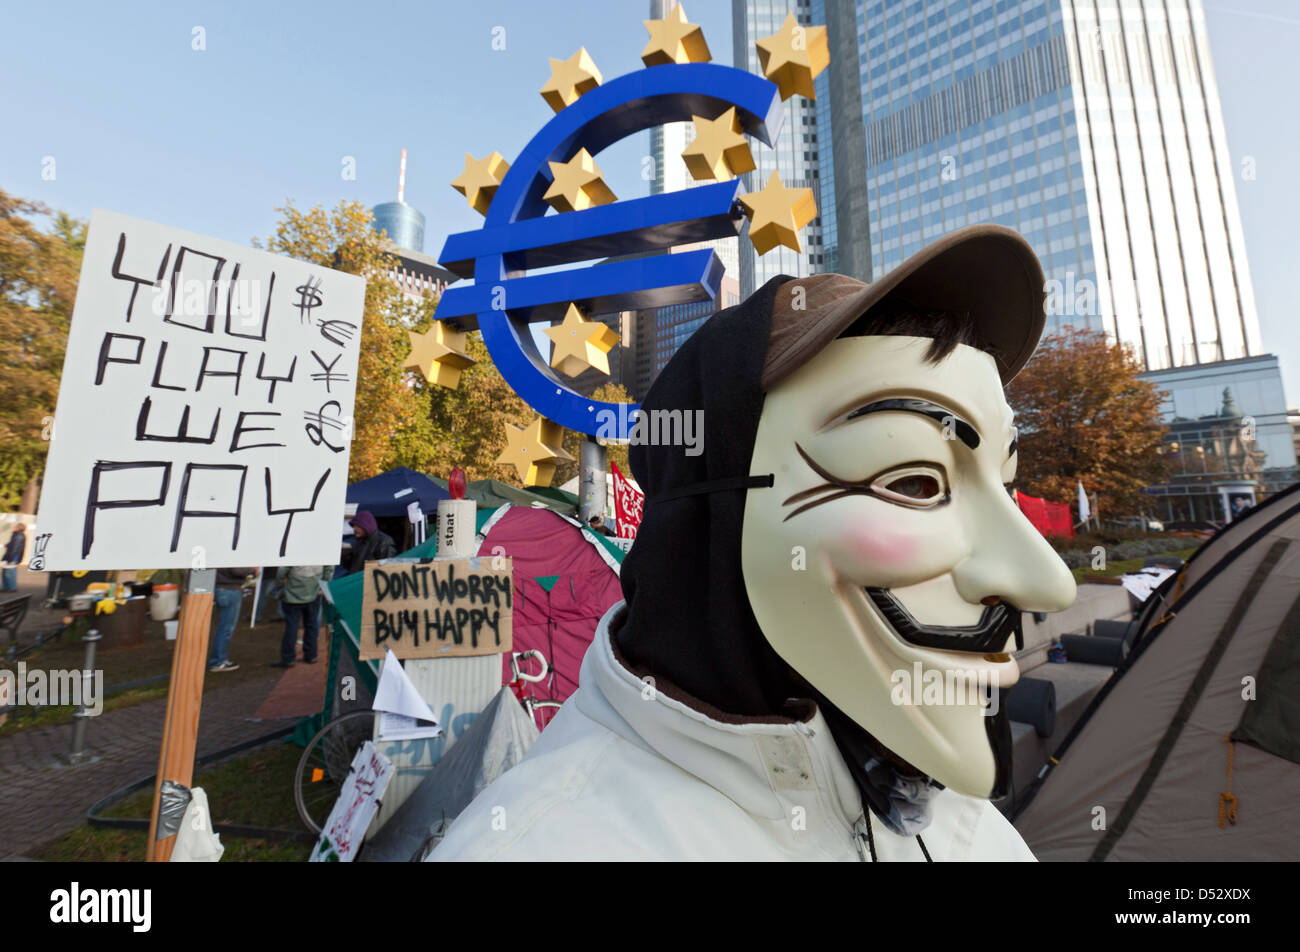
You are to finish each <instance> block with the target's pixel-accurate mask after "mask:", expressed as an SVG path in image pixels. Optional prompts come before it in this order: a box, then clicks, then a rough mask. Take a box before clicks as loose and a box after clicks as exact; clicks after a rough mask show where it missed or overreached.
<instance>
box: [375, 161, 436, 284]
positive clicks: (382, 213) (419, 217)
mask: <svg viewBox="0 0 1300 952" xmlns="http://www.w3.org/2000/svg"><path fill="white" fill-rule="evenodd" d="M371 215H372V216H373V219H374V220H373V221H372V222H371V227H373V228H374V229H375V231H379V232H384V233H385V234H387V235H388V238H389V240H390V241H392V243H393V244H394V245H395V246H396V248H395V249H394V253H395V254H396V255H397V259H398V267H397V270H396V272H395V273H394V274H393V278H394V280H396V281H397V283H398V285H399V286H400V287H401V289H402V293H404V294H407V295H410V296H411V297H415V298H419V297H422V296H423V295H424V294H426V293H428V294H433V295H438V294H441V293H442V290H443V288H445V287H446V286H447V285H449V284H451V283H452V282H453V281H455V280H456V276H455V275H454V274H452V273H451V272H450V271H448V270H447V269H446V268H443V267H441V266H439V264H438V261H437V259H436V258H432V257H430V256H429V255H426V254H425V253H424V214H423V213H422V212H421V211H419V210H418V209H416V208H413V207H412V206H410V205H408V204H406V150H405V149H403V150H402V161H401V165H400V166H399V168H398V172H397V201H395V202H384V203H382V204H379V205H376V206H375V207H374V208H373V209H371Z"/></svg>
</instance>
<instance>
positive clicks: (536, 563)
mask: <svg viewBox="0 0 1300 952" xmlns="http://www.w3.org/2000/svg"><path fill="white" fill-rule="evenodd" d="M476 526H477V528H478V538H477V540H476V542H477V546H478V548H477V550H476V551H477V552H478V553H480V554H482V555H485V556H490V555H497V554H500V555H504V556H508V557H510V558H511V559H512V560H513V569H514V578H515V612H514V620H513V631H514V635H513V638H514V650H515V651H516V652H520V651H525V650H527V649H529V648H537V649H540V650H541V652H542V653H543V654H544V655H545V656H546V658H547V660H548V662H549V663H550V665H551V668H552V670H551V673H550V675H549V676H548V677H547V678H546V680H545V681H543V682H541V683H538V684H534V685H533V686H532V695H533V697H535V698H538V699H539V700H540V699H551V700H557V701H564V700H565V699H566V698H568V696H569V695H570V694H572V693H573V690H574V688H576V687H577V683H578V670H579V667H580V666H581V663H582V656H583V654H584V653H585V652H586V649H587V645H589V644H590V643H591V639H592V638H593V637H594V635H595V633H596V623H597V622H598V621H599V620H600V617H601V615H603V614H604V613H605V611H606V610H607V609H608V608H609V607H610V606H611V605H613V604H614V603H615V602H617V601H618V600H619V599H621V598H622V597H623V593H622V590H621V588H620V587H619V582H618V571H619V565H620V563H621V562H622V561H623V555H624V553H623V550H622V549H620V548H619V547H618V546H617V545H615V544H613V543H612V542H611V541H610V540H609V539H607V538H605V537H604V536H602V535H600V534H599V533H595V532H592V531H591V530H590V529H587V528H584V527H582V526H580V525H579V524H578V523H577V522H576V521H575V520H573V519H569V518H567V517H565V516H562V515H560V514H559V513H556V512H553V511H552V510H550V509H540V508H538V509H535V508H532V507H531V506H530V507H523V506H500V507H498V508H496V509H480V510H479V512H478V515H477V522H476ZM498 549H499V550H500V551H499V552H498V551H497V550H498ZM436 555H437V538H436V534H435V535H434V536H433V537H431V538H429V539H428V540H426V541H425V542H423V543H421V544H420V545H417V546H416V547H415V548H413V549H410V550H408V551H406V552H403V553H401V556H400V557H403V558H431V557H434V556H436ZM363 582H364V575H362V574H360V573H358V574H356V575H346V576H343V577H342V578H338V579H335V580H333V581H330V582H327V583H324V585H323V586H322V588H323V589H324V591H325V597H326V607H325V617H326V620H327V621H328V622H329V624H330V652H329V669H328V671H327V673H326V692H325V698H324V705H323V708H322V711H321V713H320V714H316V715H313V716H312V717H310V718H307V719H305V720H304V721H303V722H302V723H301V724H299V726H298V730H297V733H296V735H295V737H296V739H297V740H299V741H300V742H304V743H305V742H306V740H307V739H308V738H310V737H311V735H312V734H313V733H314V732H315V731H316V730H318V729H319V728H320V727H321V726H322V725H324V724H325V722H326V721H328V720H329V719H330V718H332V717H334V716H336V715H337V714H340V713H343V711H344V710H349V709H355V708H362V709H366V708H369V706H370V699H371V698H372V697H373V696H374V691H375V686H376V683H377V680H378V672H379V662H378V661H360V660H358V657H357V653H358V640H357V638H358V632H359V631H360V621H361V596H362V584H363ZM534 667H535V666H530V668H529V669H530V670H533V668H534ZM347 678H352V679H353V680H352V681H350V682H347V683H348V684H350V685H351V686H352V687H353V688H357V689H364V690H352V691H348V692H343V691H341V690H340V686H341V685H342V684H343V683H344V679H347ZM501 680H502V683H503V684H504V683H506V682H508V681H509V680H510V668H509V659H508V658H506V659H504V660H503V662H502V679H501Z"/></svg>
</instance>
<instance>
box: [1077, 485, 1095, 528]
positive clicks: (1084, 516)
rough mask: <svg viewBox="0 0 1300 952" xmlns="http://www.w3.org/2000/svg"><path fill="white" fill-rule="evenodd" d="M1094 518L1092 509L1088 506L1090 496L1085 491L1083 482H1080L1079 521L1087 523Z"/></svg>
mask: <svg viewBox="0 0 1300 952" xmlns="http://www.w3.org/2000/svg"><path fill="white" fill-rule="evenodd" d="M1091 516H1092V509H1091V508H1089V506H1088V494H1087V493H1086V492H1084V491H1083V480H1080V481H1079V521H1080V522H1087V521H1088V519H1089V518H1091Z"/></svg>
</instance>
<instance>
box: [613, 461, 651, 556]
mask: <svg viewBox="0 0 1300 952" xmlns="http://www.w3.org/2000/svg"><path fill="white" fill-rule="evenodd" d="M609 467H610V469H611V470H612V471H613V473H614V516H615V517H616V518H617V519H618V537H619V538H620V539H635V538H636V530H637V527H638V526H640V525H641V513H642V512H644V511H645V493H643V492H641V490H639V489H637V488H636V487H635V486H633V485H632V484H631V483H630V482H629V481H628V478H627V477H626V476H624V475H623V473H622V471H621V470H620V469H619V468H618V463H615V462H614V461H613V460H610V461H609Z"/></svg>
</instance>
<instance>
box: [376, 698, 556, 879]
mask: <svg viewBox="0 0 1300 952" xmlns="http://www.w3.org/2000/svg"><path fill="white" fill-rule="evenodd" d="M538 736H539V735H538V731H537V725H536V724H535V723H533V719H532V718H531V717H529V716H528V714H527V713H526V712H525V711H524V709H523V707H522V706H521V705H520V704H519V702H518V701H516V700H515V696H514V694H513V692H511V690H510V689H509V688H508V687H503V688H502V689H501V690H500V691H498V692H497V695H496V697H494V698H493V699H492V701H491V703H489V704H488V706H487V707H485V708H484V709H483V712H482V713H481V714H479V716H478V717H477V718H475V720H474V723H473V724H472V725H471V726H470V729H469V730H467V731H466V732H465V736H463V737H462V738H461V739H460V740H459V741H457V742H456V746H455V747H453V748H452V749H451V750H450V751H448V752H447V756H446V757H443V758H442V759H441V760H439V761H438V764H437V766H435V767H434V768H433V769H432V770H430V771H429V772H428V773H427V774H425V777H424V779H423V780H421V781H420V785H419V786H418V787H416V788H415V790H414V792H412V794H411V795H410V796H409V797H407V798H406V800H405V801H403V803H402V805H401V806H400V807H398V809H397V812H396V813H394V814H393V817H392V819H391V820H389V821H388V822H387V823H385V824H384V825H383V826H382V827H381V828H380V829H379V832H378V833H376V834H375V836H374V837H373V838H372V839H369V840H367V841H366V846H365V849H364V850H363V851H362V853H361V857H360V858H361V860H362V861H364V862H369V863H409V862H411V861H418V860H421V859H423V858H424V856H425V855H427V854H428V852H429V851H430V850H432V849H433V847H435V846H437V845H438V841H439V840H441V838H442V835H443V834H444V833H445V832H446V830H447V829H448V828H449V827H450V826H451V821H452V820H454V819H456V817H458V816H460V813H461V811H462V810H464V809H465V808H466V807H467V806H469V803H470V801H471V800H473V799H474V798H475V797H476V796H478V794H479V792H480V791H482V790H483V788H484V787H486V786H487V785H488V784H490V783H491V782H492V781H493V780H495V779H496V778H497V777H499V776H501V774H503V773H505V772H506V771H507V770H509V769H510V768H511V767H513V766H514V765H515V764H517V763H519V761H521V760H523V759H524V755H525V754H526V753H528V751H529V749H530V748H531V747H532V746H533V743H534V741H536V740H537V738H538Z"/></svg>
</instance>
